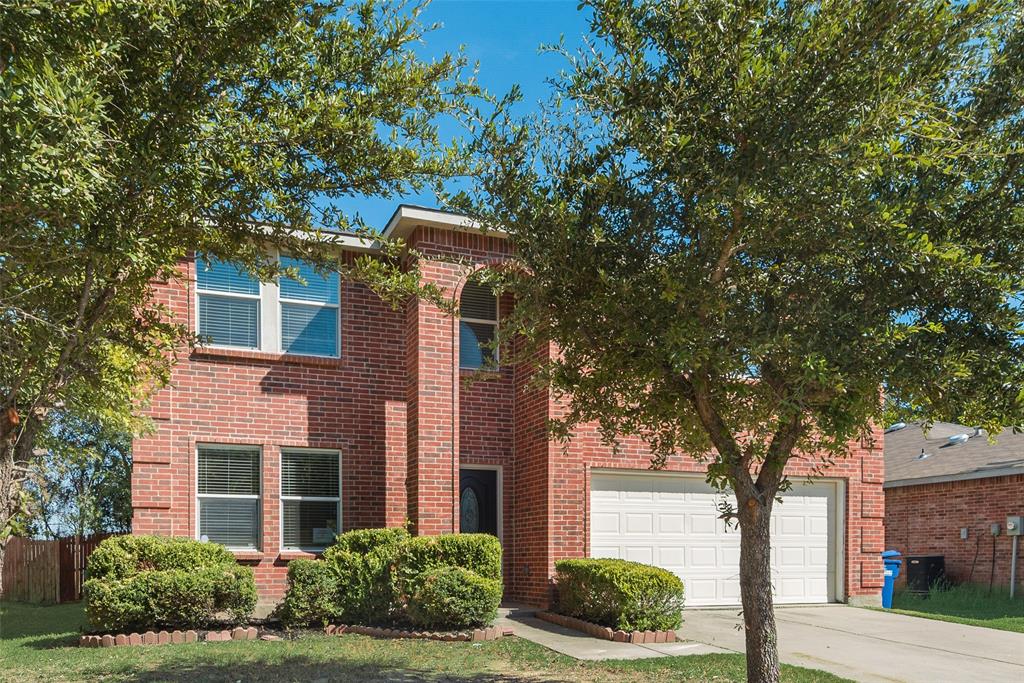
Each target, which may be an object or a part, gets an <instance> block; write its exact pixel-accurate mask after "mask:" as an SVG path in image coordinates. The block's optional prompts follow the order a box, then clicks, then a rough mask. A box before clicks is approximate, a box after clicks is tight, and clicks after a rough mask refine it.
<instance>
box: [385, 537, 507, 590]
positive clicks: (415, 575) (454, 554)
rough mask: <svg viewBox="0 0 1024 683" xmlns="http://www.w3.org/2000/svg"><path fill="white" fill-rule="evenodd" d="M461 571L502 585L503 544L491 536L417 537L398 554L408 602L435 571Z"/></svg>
mask: <svg viewBox="0 0 1024 683" xmlns="http://www.w3.org/2000/svg"><path fill="white" fill-rule="evenodd" d="M442 567H462V568H463V569H468V570H470V571H472V572H474V573H476V574H478V575H479V576H481V577H483V578H485V579H493V580H496V581H498V582H499V584H500V582H501V541H499V540H498V539H497V538H496V537H494V536H491V535H490V534H442V535H440V536H416V537H415V538H410V539H409V540H408V541H406V542H405V543H403V544H402V546H401V549H400V551H399V553H398V581H399V588H400V590H401V592H402V594H403V595H404V596H405V597H406V598H407V599H408V598H409V597H411V596H412V595H415V593H416V591H417V590H418V589H419V585H420V582H421V580H422V579H423V578H424V577H425V575H426V573H427V572H429V571H430V570H432V569H440V568H442Z"/></svg>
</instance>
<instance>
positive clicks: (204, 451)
mask: <svg viewBox="0 0 1024 683" xmlns="http://www.w3.org/2000/svg"><path fill="white" fill-rule="evenodd" d="M199 493H201V494H207V495H228V496H258V495H259V493H260V451H259V449H258V448H251V449H250V448H245V449H241V448H224V447H217V446H201V447H200V448H199Z"/></svg>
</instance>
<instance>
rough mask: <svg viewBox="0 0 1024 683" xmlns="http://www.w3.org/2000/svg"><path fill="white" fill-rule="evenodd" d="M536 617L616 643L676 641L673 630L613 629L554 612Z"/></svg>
mask: <svg viewBox="0 0 1024 683" xmlns="http://www.w3.org/2000/svg"><path fill="white" fill-rule="evenodd" d="M537 618H538V619H543V620H544V621H547V622H550V623H552V624H556V625H558V626H564V627H565V628H571V629H573V630H576V631H582V632H583V633H586V634H587V635H589V636H593V637H595V638H602V639H604V640H612V641H615V642H616V643H634V644H636V645H644V644H646V643H674V642H676V632H675V631H621V630H618V631H617V630H614V629H611V628H609V627H607V626H601V625H600V624H595V623H593V622H590V621H584V620H582V619H577V618H576V617H569V616H566V615H564V614H556V613H555V612H537Z"/></svg>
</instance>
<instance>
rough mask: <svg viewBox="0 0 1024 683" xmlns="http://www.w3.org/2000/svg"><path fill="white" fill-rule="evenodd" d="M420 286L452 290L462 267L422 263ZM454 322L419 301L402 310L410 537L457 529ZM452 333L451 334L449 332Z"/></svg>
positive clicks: (437, 262) (456, 364)
mask: <svg viewBox="0 0 1024 683" xmlns="http://www.w3.org/2000/svg"><path fill="white" fill-rule="evenodd" d="M421 273H422V277H423V281H424V282H430V283H434V284H436V285H438V286H439V287H443V288H444V289H445V290H446V291H447V292H449V293H450V292H454V291H455V288H456V286H457V285H458V283H459V280H460V275H461V269H460V268H459V267H458V266H457V265H456V264H452V263H444V262H441V261H424V262H423V263H422V264H421ZM456 323H457V321H456V320H455V319H453V318H452V317H451V316H448V315H446V314H445V313H443V312H442V311H441V310H440V309H439V308H437V306H435V305H433V304H432V303H429V302H427V301H425V300H422V299H416V300H413V301H411V302H410V303H409V304H408V307H407V309H406V353H407V356H406V370H407V374H406V379H407V382H406V398H407V401H406V405H407V413H406V417H407V425H408V429H407V434H406V440H407V444H408V453H407V457H408V461H407V462H408V465H407V472H406V491H407V496H408V509H409V520H410V521H411V522H412V531H413V533H415V534H420V535H423V534H442V533H451V532H454V531H457V530H458V529H457V526H456V523H457V519H458V518H457V516H456V515H455V506H456V504H457V498H458V496H457V495H456V489H457V488H458V476H459V458H458V452H459V424H458V415H459V405H458V400H459V395H458V379H459V378H458V362H459V359H458V326H457V324H456ZM453 330H454V332H453Z"/></svg>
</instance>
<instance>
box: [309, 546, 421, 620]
mask: <svg viewBox="0 0 1024 683" xmlns="http://www.w3.org/2000/svg"><path fill="white" fill-rule="evenodd" d="M408 540H409V532H408V531H406V530H405V529H404V528H401V527H395V528H388V529H359V530H356V531H349V532H346V533H344V534H341V535H339V536H338V538H337V540H336V541H335V544H334V545H332V546H331V547H329V548H328V549H327V550H325V551H324V563H326V564H327V565H329V566H330V567H331V568H332V570H333V572H334V575H335V576H336V580H337V582H338V603H337V606H338V610H337V611H338V614H339V616H340V618H341V619H342V620H343V621H346V622H348V623H352V624H374V623H384V622H389V621H393V620H394V618H395V617H396V616H397V614H398V613H399V612H400V611H401V607H402V605H401V600H400V598H399V594H398V590H397V584H396V576H395V572H394V568H395V564H396V561H397V558H398V554H399V549H400V548H401V546H402V544H403V543H405V542H406V541H408Z"/></svg>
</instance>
